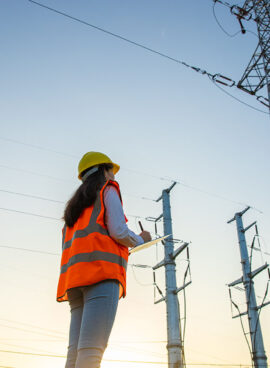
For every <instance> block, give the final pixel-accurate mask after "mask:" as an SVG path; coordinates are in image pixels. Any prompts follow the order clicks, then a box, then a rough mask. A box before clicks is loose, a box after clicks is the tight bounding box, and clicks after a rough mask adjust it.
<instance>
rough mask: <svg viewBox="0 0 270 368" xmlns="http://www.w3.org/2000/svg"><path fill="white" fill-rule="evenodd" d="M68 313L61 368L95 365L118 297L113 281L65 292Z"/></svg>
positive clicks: (108, 334) (95, 367)
mask: <svg viewBox="0 0 270 368" xmlns="http://www.w3.org/2000/svg"><path fill="white" fill-rule="evenodd" d="M68 299H69V305H70V312H71V320H70V331H69V346H68V354H67V361H66V365H65V368H99V367H100V362H101V359H102V356H103V353H104V350H105V349H106V347H107V344H108V340H109V336H110V333H111V330H112V326H113V322H114V319H115V315H116V310H117V306H118V300H119V283H118V281H117V280H104V281H102V282H100V283H98V284H94V285H90V286H84V287H78V288H74V289H70V290H69V291H68Z"/></svg>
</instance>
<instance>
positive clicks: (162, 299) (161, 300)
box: [154, 296, 166, 304]
mask: <svg viewBox="0 0 270 368" xmlns="http://www.w3.org/2000/svg"><path fill="white" fill-rule="evenodd" d="M164 300H166V297H165V296H164V297H163V298H161V299H159V300H157V301H156V302H154V304H158V303H160V302H164Z"/></svg>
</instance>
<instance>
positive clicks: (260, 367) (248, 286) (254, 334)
mask: <svg viewBox="0 0 270 368" xmlns="http://www.w3.org/2000/svg"><path fill="white" fill-rule="evenodd" d="M235 220H236V224H237V234H238V240H239V246H240V255H241V264H242V270H243V283H244V287H245V293H246V300H247V311H248V323H249V331H250V337H251V344H252V359H253V361H254V365H255V368H267V357H266V355H265V351H264V344H263V337H262V331H261V325H260V321H259V318H258V308H257V303H256V297H255V291H254V282H253V280H252V278H251V277H250V276H249V275H251V268H250V262H249V257H248V251H247V244H246V237H245V229H244V227H243V221H242V213H236V214H235Z"/></svg>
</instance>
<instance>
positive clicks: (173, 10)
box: [0, 0, 270, 368]
mask: <svg viewBox="0 0 270 368" xmlns="http://www.w3.org/2000/svg"><path fill="white" fill-rule="evenodd" d="M229 1H230V2H231V4H233V2H232V1H231V0H229ZM240 3H243V2H240ZM43 4H46V5H48V6H51V7H54V8H57V9H59V10H62V11H64V12H66V13H68V14H70V15H73V16H75V17H78V18H80V19H83V20H85V21H87V22H89V23H92V24H94V25H96V26H99V27H102V28H105V29H106V30H109V31H111V32H114V33H117V34H119V35H122V36H124V37H126V38H129V39H131V40H133V41H136V42H138V43H142V44H143V45H145V46H148V47H150V48H153V49H155V50H158V51H160V52H163V53H165V54H168V55H170V56H171V57H174V58H176V59H180V60H183V61H185V62H186V63H188V64H190V65H194V66H199V67H201V68H202V69H206V70H207V71H209V72H210V73H212V74H215V73H222V74H224V75H226V76H228V77H231V78H232V79H233V80H236V81H238V80H239V79H240V77H241V76H242V73H243V72H244V70H245V67H246V66H247V64H248V62H249V60H250V58H251V56H252V53H253V51H254V49H255V47H256V44H257V41H258V40H257V37H256V29H255V24H252V23H251V22H248V23H245V25H246V27H247V29H248V30H249V31H250V32H248V33H247V34H246V35H245V36H243V35H241V34H237V35H236V36H235V37H228V36H227V35H226V34H225V33H224V32H223V31H222V30H221V29H220V27H219V26H218V24H217V23H216V21H215V19H214V16H213V12H212V1H211V0H189V1H176V0H172V1H170V2H168V1H161V0H155V1H154V0H147V1H142V0H137V1H129V0H125V1H121V0H114V1H112V0H110V1H109V0H107V1H105V0H92V1H90V0H88V1H87V0H77V1H75V0H57V1H56V0H50V1H49V0H43ZM216 15H217V17H218V20H219V22H220V23H221V24H222V26H223V27H224V28H225V29H226V31H227V32H229V33H230V34H235V33H236V32H238V31H239V25H238V22H237V20H236V19H235V18H234V17H232V16H231V15H230V13H229V10H228V9H227V8H225V7H222V6H221V5H218V4H217V6H216ZM0 27H1V32H0V43H1V59H0V60H1V61H0V63H1V80H0V82H1V89H0V111H1V133H0V141H1V143H0V147H1V158H0V170H1V185H0V190H1V191H0V198H1V206H0V207H1V210H0V216H1V240H0V246H1V247H0V252H1V259H0V283H1V286H0V287H1V296H2V300H1V313H0V326H1V332H0V350H1V352H0V367H2V366H3V367H16V368H45V367H46V368H47V367H48V366H49V367H51V368H61V367H64V362H65V359H64V358H62V357H58V358H57V357H45V356H34V355H20V354H15V353H6V352H3V351H7V350H9V351H13V352H24V353H25V352H27V353H34V354H49V355H58V356H64V355H65V354H66V347H67V334H68V328H69V307H68V304H67V303H62V304H59V303H57V302H56V301H55V298H56V287H57V281H58V275H59V265H60V255H53V254H42V253H34V252H29V251H26V250H18V249H17V250H16V249H12V248H4V246H8V247H17V248H24V249H32V250H40V251H45V252H51V253H55V254H59V253H60V250H61V228H62V222H61V221H60V220H57V219H60V218H61V216H62V213H63V209H64V203H65V202H66V201H67V200H68V199H69V197H70V195H71V194H72V193H73V191H74V190H75V189H76V188H77V187H78V185H79V181H78V180H77V177H76V176H77V164H78V160H79V159H80V157H81V156H82V155H83V154H84V153H85V152H87V151H91V150H96V151H101V152H104V153H107V154H108V155H109V156H110V157H111V158H112V160H114V161H115V162H117V163H118V164H120V166H121V169H120V172H119V174H117V177H116V179H117V180H118V181H119V183H120V187H121V191H122V194H123V200H124V209H125V212H126V215H127V217H128V219H129V223H128V224H129V226H130V228H131V229H132V230H134V231H136V232H139V227H138V223H137V222H138V218H136V217H134V216H141V217H142V218H143V219H142V222H143V225H144V227H145V228H146V229H149V230H150V231H151V232H152V233H153V232H154V227H153V224H152V223H151V222H147V221H146V220H145V219H144V218H145V217H147V216H153V217H157V216H159V215H160V213H161V211H162V208H161V203H160V202H159V203H155V202H153V201H150V200H146V199H142V198H143V197H147V198H150V199H156V198H158V197H159V196H160V194H161V191H162V189H165V188H167V187H168V186H170V185H171V181H170V180H171V179H174V180H177V181H179V184H178V185H177V186H176V187H175V188H174V189H173V191H172V192H171V207H172V216H173V231H174V237H175V238H179V239H182V240H185V241H191V242H192V243H191V245H190V258H191V276H192V284H191V285H190V286H189V287H188V288H187V289H186V298H187V310H186V321H187V322H186V335H185V353H186V360H187V364H198V365H197V367H200V365H199V364H206V363H212V364H240V363H241V364H250V355H249V351H248V348H247V345H246V342H245V339H244V335H243V332H242V330H241V325H240V321H239V320H238V319H232V318H231V307H230V301H229V295H228V287H227V286H226V284H228V283H230V282H232V281H233V280H235V279H237V278H239V277H240V276H241V264H240V256H239V249H238V243H237V235H236V226H235V223H232V224H230V225H228V224H227V223H226V222H227V221H228V220H229V219H230V218H232V217H233V215H234V213H235V212H237V211H241V210H242V209H244V208H245V206H246V205H251V206H253V207H254V209H252V210H250V211H249V212H248V213H247V214H246V215H245V216H244V218H243V220H244V224H246V225H248V224H249V223H251V222H253V221H255V220H257V221H258V228H259V232H260V235H261V238H260V240H261V246H262V249H263V251H264V253H260V252H254V257H253V267H254V268H256V267H259V266H260V265H261V264H262V263H264V262H266V261H267V262H269V254H270V230H269V220H270V195H269V186H270V175H269V168H270V167H269V159H267V157H268V158H269V153H270V152H269V151H270V149H269V130H270V125H269V116H268V115H267V114H264V113H262V112H259V111H255V110H253V109H251V108H249V107H247V106H245V105H243V104H241V103H239V102H237V101H236V100H235V99H233V98H231V97H229V96H228V95H226V94H224V93H223V92H222V91H220V90H219V89H218V88H217V87H216V86H215V85H214V84H213V83H211V81H210V80H209V79H208V78H207V76H203V75H201V74H198V73H196V72H194V71H193V70H191V69H188V68H186V67H184V66H183V65H179V64H177V63H175V62H173V61H170V60H168V59H165V58H162V57H160V56H158V55H155V54H152V53H150V52H148V51H146V50H143V49H140V48H138V47H136V46H134V45H131V44H128V43H126V42H124V41H121V40H119V39H116V38H114V37H111V36H109V35H106V34H104V33H101V32H99V31H97V30H94V29H92V28H90V27H87V26H85V25H83V24H80V23H77V22H74V21H72V20H70V19H67V18H65V17H63V16H60V15H57V14H55V13H52V12H50V11H48V10H46V9H43V8H40V7H39V6H37V5H34V4H32V3H30V2H29V1H27V0H1V1H0ZM251 32H255V34H254V33H251ZM224 88H225V87H224ZM226 91H227V92H229V93H231V94H233V95H234V96H235V97H237V98H239V99H241V100H242V101H243V102H245V103H247V104H250V105H252V106H254V107H255V108H257V109H260V110H263V111H264V112H267V109H266V108H265V107H264V106H263V105H261V104H260V103H259V102H257V101H256V99H255V98H254V97H252V96H249V95H247V94H245V93H244V92H241V91H238V90H237V89H235V88H230V89H229V88H228V89H226ZM262 94H263V95H264V96H266V91H265V90H264V91H262ZM4 191H9V192H16V193H23V194H28V195H32V196H39V197H45V198H49V199H54V200H56V201H60V202H62V203H58V202H49V201H45V200H41V199H34V198H30V197H23V196H21V195H16V194H12V193H7V192H4ZM4 208H5V209H11V210H16V211H22V212H27V213H34V214H37V215H42V216H47V217H51V218H44V217H36V216H31V215H27V214H22V213H16V212H12V211H7V210H3V209H4ZM53 218H55V219H53ZM158 230H159V233H160V234H162V224H161V223H160V224H159V227H158ZM253 235H254V232H253V230H250V231H249V233H248V234H247V240H248V243H249V244H251V241H252V237H253ZM265 253H267V254H265ZM162 256H163V249H162V245H159V246H158V247H157V248H156V247H152V248H150V249H147V250H145V251H142V252H139V253H138V254H134V255H133V256H132V257H130V266H129V268H128V289H127V297H126V298H125V299H124V300H121V301H120V303H119V308H118V314H117V318H116V321H115V324H114V327H113V332H112V335H111V339H110V343H109V347H108V349H107V351H106V352H105V355H104V359H106V360H104V362H103V363H102V367H103V368H116V367H120V368H121V367H127V368H133V367H142V368H144V367H149V364H138V363H136V364H135V363H128V362H124V363H119V362H112V361H111V360H127V361H151V362H163V363H164V362H166V357H167V355H166V342H165V340H166V309H165V304H164V303H160V304H158V305H154V304H153V301H154V295H153V286H152V285H151V283H152V282H153V280H152V271H151V269H139V268H135V267H132V266H131V265H132V264H147V265H150V266H153V265H155V264H156V263H157V262H158V261H160V260H161V259H162ZM186 265H187V262H186V254H183V255H181V256H180V257H179V259H178V260H177V280H178V286H181V285H182V283H183V275H184V272H185V269H186ZM157 282H158V285H159V286H160V288H162V290H163V291H164V290H165V288H164V269H161V270H158V271H157ZM266 282H267V276H266V273H264V274H261V275H260V276H258V277H257V279H256V284H255V285H256V294H257V296H258V299H257V300H258V304H260V302H261V301H262V297H263V295H264V292H265V288H266ZM233 296H234V298H235V301H236V302H237V303H238V304H239V306H240V309H241V311H243V310H245V305H246V304H245V299H244V293H243V292H242V291H240V290H233ZM267 300H269V298H268V299H267ZM180 309H181V318H184V301H183V295H182V294H180ZM234 313H236V311H234ZM182 323H184V321H183V320H182ZM261 323H262V331H263V335H264V344H265V349H266V352H267V354H268V358H270V357H269V353H270V334H269V328H268V329H267V326H269V325H270V313H269V306H268V307H266V308H264V309H263V310H262V313H261ZM245 328H247V325H246V321H245ZM151 366H153V367H157V368H161V367H164V366H166V365H165V364H155V365H152V364H151ZM201 367H202V366H201Z"/></svg>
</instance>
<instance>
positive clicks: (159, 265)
mask: <svg viewBox="0 0 270 368" xmlns="http://www.w3.org/2000/svg"><path fill="white" fill-rule="evenodd" d="M162 266H165V259H163V260H162V261H160V262H159V263H157V264H156V265H155V266H154V267H152V268H153V270H157V269H158V268H160V267H162Z"/></svg>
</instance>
